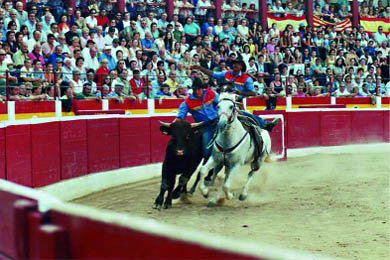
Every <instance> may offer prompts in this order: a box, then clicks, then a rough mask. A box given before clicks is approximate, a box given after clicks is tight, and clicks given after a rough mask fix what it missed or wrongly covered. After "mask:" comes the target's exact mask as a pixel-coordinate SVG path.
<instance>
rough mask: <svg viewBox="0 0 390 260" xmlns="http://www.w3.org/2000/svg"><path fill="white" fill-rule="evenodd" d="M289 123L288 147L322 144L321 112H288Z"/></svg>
mask: <svg viewBox="0 0 390 260" xmlns="http://www.w3.org/2000/svg"><path fill="white" fill-rule="evenodd" d="M287 125H288V128H287V133H288V138H287V147H288V148H302V147H311V146H320V145H321V132H320V114H319V112H299V113H294V112H292V113H288V117H287Z"/></svg>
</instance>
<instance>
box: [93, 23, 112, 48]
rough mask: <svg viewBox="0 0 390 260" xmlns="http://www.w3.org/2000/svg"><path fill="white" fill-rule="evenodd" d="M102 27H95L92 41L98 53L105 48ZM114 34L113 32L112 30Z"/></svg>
mask: <svg viewBox="0 0 390 260" xmlns="http://www.w3.org/2000/svg"><path fill="white" fill-rule="evenodd" d="M102 32H103V27H101V26H100V25H99V26H98V27H97V31H96V35H95V38H94V41H95V43H96V47H97V49H98V51H99V52H102V51H103V50H104V47H105V46H106V39H105V38H104V36H103V34H102ZM114 33H115V30H114Z"/></svg>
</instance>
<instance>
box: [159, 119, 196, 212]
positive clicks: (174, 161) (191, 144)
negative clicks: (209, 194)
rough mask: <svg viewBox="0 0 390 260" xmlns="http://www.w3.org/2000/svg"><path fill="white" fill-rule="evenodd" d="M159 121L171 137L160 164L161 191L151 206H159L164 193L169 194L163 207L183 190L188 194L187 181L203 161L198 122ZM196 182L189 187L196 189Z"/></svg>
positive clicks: (163, 129)
mask: <svg viewBox="0 0 390 260" xmlns="http://www.w3.org/2000/svg"><path fill="white" fill-rule="evenodd" d="M160 123H161V127H160V131H161V132H162V133H163V134H165V135H169V136H171V139H170V140H169V142H168V145H167V148H166V151H165V159H164V162H163V165H162V181H161V188H160V194H159V195H158V196H157V198H156V201H155V203H154V206H153V208H155V209H160V208H161V206H162V204H163V202H164V195H165V192H166V191H168V196H167V198H166V200H165V202H164V208H165V209H167V208H171V207H172V199H177V198H178V197H180V195H181V194H182V193H187V182H188V181H189V180H190V178H191V176H192V174H193V173H194V172H195V170H196V168H197V167H198V165H199V163H200V161H201V160H202V157H203V153H202V134H201V133H200V129H201V127H202V124H201V123H193V124H190V123H188V122H186V121H183V120H177V121H175V122H173V123H171V124H168V123H163V122H160ZM179 174H181V175H180V178H179V184H178V186H177V187H176V189H175V190H173V188H174V186H175V181H176V175H179ZM195 186H196V183H195V184H194V187H193V189H192V190H194V189H195Z"/></svg>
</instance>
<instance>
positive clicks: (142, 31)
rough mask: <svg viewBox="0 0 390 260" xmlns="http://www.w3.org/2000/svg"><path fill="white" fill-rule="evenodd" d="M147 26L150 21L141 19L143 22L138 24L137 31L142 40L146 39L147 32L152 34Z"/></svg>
mask: <svg viewBox="0 0 390 260" xmlns="http://www.w3.org/2000/svg"><path fill="white" fill-rule="evenodd" d="M147 25H148V21H147V20H146V18H143V19H141V21H140V22H138V23H137V31H138V32H139V34H140V38H141V39H145V34H146V33H147V32H149V33H150V29H149V27H148V26H147Z"/></svg>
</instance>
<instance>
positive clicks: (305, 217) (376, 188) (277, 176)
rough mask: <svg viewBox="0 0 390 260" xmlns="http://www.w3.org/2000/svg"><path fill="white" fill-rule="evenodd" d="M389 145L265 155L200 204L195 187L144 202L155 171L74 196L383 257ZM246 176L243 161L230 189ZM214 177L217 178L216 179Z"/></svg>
mask: <svg viewBox="0 0 390 260" xmlns="http://www.w3.org/2000/svg"><path fill="white" fill-rule="evenodd" d="M389 157H390V154H389V153H366V154H365V153H364V151H362V154H361V155H360V154H337V155H324V154H322V155H319V154H317V155H311V156H305V157H297V158H289V160H288V161H287V162H274V163H267V164H266V165H265V166H264V167H263V169H262V174H257V176H256V178H255V179H254V180H253V182H252V184H251V189H250V192H249V196H248V199H247V201H245V202H240V201H239V200H238V199H237V198H235V199H233V200H231V201H226V202H225V204H224V205H220V206H217V207H215V208H208V207H206V205H207V200H206V199H204V198H203V197H202V196H201V195H200V193H199V191H197V192H196V194H195V195H194V196H193V197H192V198H191V201H192V203H191V204H185V203H183V202H181V201H178V202H176V203H175V204H174V205H173V208H172V209H169V210H163V211H161V212H160V211H156V210H153V209H152V204H153V202H154V199H155V197H156V196H157V195H158V191H159V185H160V179H154V180H150V181H145V182H140V183H134V184H129V185H124V186H120V187H116V188H112V189H109V190H106V191H102V192H99V193H95V194H92V195H89V196H87V197H84V198H80V199H77V200H75V201H74V202H76V203H81V204H85V205H89V206H93V207H97V208H102V209H108V210H113V211H118V212H123V213H128V214H132V215H137V216H142V217H146V218H152V219H156V220H159V221H161V222H165V223H169V224H173V225H175V226H177V227H178V228H180V227H185V228H191V229H196V230H202V231H206V232H210V233H215V234H222V235H226V236H228V237H231V238H236V239H240V240H249V241H255V242H256V241H261V242H265V243H269V244H275V245H279V246H283V247H288V248H291V249H299V250H305V251H308V252H312V253H315V254H320V255H321V254H323V255H327V256H331V257H340V258H346V259H389V258H390V254H389V227H390V225H389V209H390V207H389ZM245 178H246V171H245V169H243V171H242V174H241V176H237V179H236V182H235V183H234V186H233V189H234V190H235V191H236V194H238V193H239V191H240V190H241V186H242V184H243V182H244V180H245ZM218 181H219V182H220V181H221V180H220V179H219V180H218Z"/></svg>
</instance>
